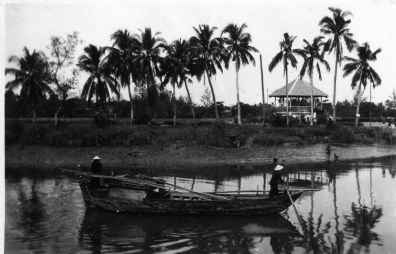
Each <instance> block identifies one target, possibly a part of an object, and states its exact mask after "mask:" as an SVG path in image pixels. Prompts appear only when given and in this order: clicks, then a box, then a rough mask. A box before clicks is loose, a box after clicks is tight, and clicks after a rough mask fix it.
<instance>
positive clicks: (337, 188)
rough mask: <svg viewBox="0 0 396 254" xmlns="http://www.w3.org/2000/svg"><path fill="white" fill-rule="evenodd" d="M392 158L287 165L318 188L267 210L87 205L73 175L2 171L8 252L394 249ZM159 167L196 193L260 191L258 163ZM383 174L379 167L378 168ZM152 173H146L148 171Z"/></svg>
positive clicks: (293, 178)
mask: <svg viewBox="0 0 396 254" xmlns="http://www.w3.org/2000/svg"><path fill="white" fill-rule="evenodd" d="M395 166H396V158H395V157H393V158H385V159H383V160H378V161H372V162H360V163H336V164H334V163H325V164H321V165H315V166H312V165H301V166H299V167H296V168H292V169H291V170H290V171H289V172H288V177H289V179H290V182H291V186H292V187H296V186H298V187H309V188H311V187H312V186H313V187H315V188H318V189H319V191H315V192H308V193H307V194H305V195H304V196H302V197H301V199H299V200H298V201H297V203H296V208H297V211H298V215H296V214H295V212H294V210H293V209H292V208H291V209H289V210H288V211H286V213H285V214H283V216H276V217H249V218H245V217H185V216H183V217H180V216H179V217H177V216H137V215H127V214H114V213H108V212H103V211H98V210H86V209H85V205H84V203H83V199H82V197H81V193H80V190H79V186H78V183H77V181H75V180H71V179H70V178H67V177H66V178H64V177H59V176H56V175H51V174H48V175H46V174H44V173H42V172H41V173H39V174H32V173H31V172H30V173H29V174H26V175H25V176H23V173H22V172H20V171H15V172H13V171H8V172H7V177H6V227H5V228H6V235H5V250H6V252H7V253H20V252H23V251H24V252H27V253H31V252H35V253H36V252H46V253H75V252H88V253H125V252H143V253H151V252H164V253H178V252H193V253H208V252H211V253H218V252H226V253H362V252H373V253H379V252H381V253H384V252H385V253H396V245H395V243H394V235H395V234H396V220H395V214H396V195H395V194H393V193H394V192H393V186H394V184H395V182H394V175H392V173H391V172H395V171H396V168H395ZM214 171H216V172H209V171H205V170H203V171H202V172H200V173H197V172H195V173H194V174H192V173H188V172H180V171H175V172H162V174H158V175H160V176H163V177H164V178H165V179H166V180H167V181H169V182H172V183H173V182H176V183H177V184H178V185H181V186H183V187H186V188H189V189H193V190H195V191H213V190H215V189H216V190H220V191H227V190H246V189H250V190H251V189H256V188H257V189H259V190H268V181H269V179H270V174H271V171H270V169H268V170H267V168H262V169H261V170H260V168H259V167H254V168H251V169H247V168H241V169H240V171H237V169H236V168H231V169H214ZM384 172H385V173H384ZM156 173H158V172H154V171H153V172H151V174H152V175H155V174H156Z"/></svg>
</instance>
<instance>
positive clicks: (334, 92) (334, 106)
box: [333, 55, 338, 123]
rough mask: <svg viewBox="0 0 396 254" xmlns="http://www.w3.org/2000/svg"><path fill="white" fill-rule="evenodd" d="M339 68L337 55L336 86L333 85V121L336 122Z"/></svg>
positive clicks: (335, 67)
mask: <svg viewBox="0 0 396 254" xmlns="http://www.w3.org/2000/svg"><path fill="white" fill-rule="evenodd" d="M337 68H338V56H337V55H336V61H335V66H334V87H333V121H334V123H335V122H336V92H337Z"/></svg>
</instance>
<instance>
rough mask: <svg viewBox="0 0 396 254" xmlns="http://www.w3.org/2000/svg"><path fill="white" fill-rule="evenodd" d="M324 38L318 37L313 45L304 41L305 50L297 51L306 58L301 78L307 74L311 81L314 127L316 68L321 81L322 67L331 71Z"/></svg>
mask: <svg viewBox="0 0 396 254" xmlns="http://www.w3.org/2000/svg"><path fill="white" fill-rule="evenodd" d="M323 38H324V37H323V36H318V37H316V38H315V39H314V40H313V42H312V44H311V43H309V42H308V41H307V40H304V43H305V46H304V47H303V49H297V50H296V53H297V54H299V55H300V56H302V57H303V58H304V63H303V65H302V67H301V71H300V77H301V78H303V77H304V75H305V74H306V73H307V74H308V77H309V78H310V81H311V125H313V109H314V100H313V91H314V85H313V74H314V71H315V68H316V71H317V72H318V76H319V80H322V71H321V70H320V65H319V64H322V65H323V66H324V67H325V68H326V70H327V71H330V66H329V63H328V62H327V61H326V60H325V59H324V53H325V50H324V46H325V43H324V42H323Z"/></svg>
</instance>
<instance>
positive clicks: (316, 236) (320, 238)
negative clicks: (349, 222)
mask: <svg viewBox="0 0 396 254" xmlns="http://www.w3.org/2000/svg"><path fill="white" fill-rule="evenodd" d="M313 207H314V203H313V193H312V192H311V211H310V213H309V215H308V218H307V219H304V218H303V217H302V216H300V221H301V228H302V233H303V237H302V239H301V240H299V241H297V242H296V243H297V244H298V245H299V246H302V247H304V248H305V249H306V251H307V252H309V253H323V252H328V251H329V250H330V247H329V245H328V243H327V242H326V239H325V236H326V235H327V234H328V233H329V230H330V227H331V224H330V222H327V223H324V222H323V221H322V217H323V215H322V214H321V215H319V217H318V219H317V221H315V220H314V216H313ZM322 224H323V227H322Z"/></svg>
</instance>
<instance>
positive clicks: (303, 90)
mask: <svg viewBox="0 0 396 254" xmlns="http://www.w3.org/2000/svg"><path fill="white" fill-rule="evenodd" d="M287 90H288V95H289V101H288V103H289V112H290V113H291V114H297V115H299V114H306V113H309V112H310V111H311V90H312V87H311V84H309V83H308V82H306V81H304V80H302V79H299V78H296V79H295V80H293V81H292V82H290V83H289V84H288V85H287ZM269 97H273V98H275V105H274V106H275V107H276V108H277V110H278V112H283V111H284V112H286V103H287V102H286V86H283V87H281V88H279V89H277V90H275V91H274V92H273V93H271V94H270V95H269ZM323 97H328V95H327V94H326V93H324V92H323V91H321V90H319V89H318V88H316V87H315V85H314V88H313V98H314V108H316V107H317V106H318V104H320V109H322V102H323V101H322V100H323ZM277 101H278V102H279V104H280V105H279V106H278V107H277V105H276V102H277Z"/></svg>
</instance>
